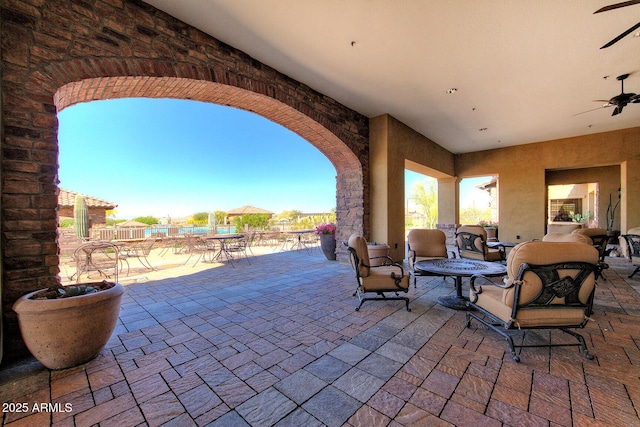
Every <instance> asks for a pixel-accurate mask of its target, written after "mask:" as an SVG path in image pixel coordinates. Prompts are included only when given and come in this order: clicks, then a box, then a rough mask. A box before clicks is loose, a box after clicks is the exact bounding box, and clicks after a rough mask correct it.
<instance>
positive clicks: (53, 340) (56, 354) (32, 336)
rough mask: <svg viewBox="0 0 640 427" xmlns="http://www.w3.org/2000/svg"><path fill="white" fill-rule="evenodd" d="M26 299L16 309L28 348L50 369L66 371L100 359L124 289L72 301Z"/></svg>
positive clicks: (112, 289) (118, 309)
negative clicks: (98, 356) (96, 358)
mask: <svg viewBox="0 0 640 427" xmlns="http://www.w3.org/2000/svg"><path fill="white" fill-rule="evenodd" d="M38 292H40V291H35V292H31V293H29V294H27V295H24V296H22V297H21V298H20V299H18V301H16V302H15V304H14V305H13V310H14V311H15V312H16V313H17V315H18V323H19V325H20V332H21V333H22V338H23V339H24V342H25V344H26V345H27V348H28V349H29V351H30V352H31V354H33V356H34V357H35V358H36V359H38V361H39V362H40V363H42V364H43V365H44V366H46V367H47V368H49V369H65V368H70V367H72V366H76V365H80V364H82V363H85V362H88V361H89V360H91V359H93V358H94V357H96V356H97V355H98V354H100V352H101V351H102V349H103V348H104V346H105V344H106V343H107V341H109V338H110V337H111V334H112V333H113V330H114V329H115V326H116V322H117V320H118V314H119V312H120V300H121V299H122V294H123V293H124V288H123V287H122V286H121V285H120V284H118V283H116V284H115V286H114V287H112V288H110V289H107V290H104V291H100V292H96V293H93V294H87V295H79V296H74V297H70V298H59V299H44V300H34V299H30V297H31V296H33V295H34V294H36V293H38Z"/></svg>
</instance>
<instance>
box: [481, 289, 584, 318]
mask: <svg viewBox="0 0 640 427" xmlns="http://www.w3.org/2000/svg"><path fill="white" fill-rule="evenodd" d="M502 297H503V290H502V289H501V288H498V287H496V286H483V287H482V294H480V295H479V296H478V300H477V301H476V305H477V306H479V307H481V308H483V309H485V310H487V311H489V312H490V313H493V314H494V315H495V316H497V317H498V318H499V319H500V320H502V321H503V322H509V321H513V320H515V321H516V322H517V326H520V327H536V326H571V325H578V324H580V323H582V320H583V319H584V309H583V308H580V307H576V308H571V307H563V306H559V307H558V308H552V309H551V308H532V309H526V310H520V311H518V317H517V319H512V318H511V310H512V309H511V306H510V305H508V304H505V303H504V302H503V300H502Z"/></svg>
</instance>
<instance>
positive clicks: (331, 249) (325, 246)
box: [320, 234, 336, 261]
mask: <svg viewBox="0 0 640 427" xmlns="http://www.w3.org/2000/svg"><path fill="white" fill-rule="evenodd" d="M320 249H322V253H323V254H324V256H325V257H327V259H328V260H329V261H335V260H336V236H335V235H334V234H320Z"/></svg>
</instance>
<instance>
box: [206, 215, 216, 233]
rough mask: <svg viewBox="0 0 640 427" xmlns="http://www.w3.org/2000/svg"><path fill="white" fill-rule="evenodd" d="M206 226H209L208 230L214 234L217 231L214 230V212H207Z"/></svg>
mask: <svg viewBox="0 0 640 427" xmlns="http://www.w3.org/2000/svg"><path fill="white" fill-rule="evenodd" d="M207 225H208V226H209V229H212V230H213V231H214V232H217V230H215V228H216V214H215V212H209V218H208V220H207Z"/></svg>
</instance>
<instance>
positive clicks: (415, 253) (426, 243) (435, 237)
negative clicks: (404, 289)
mask: <svg viewBox="0 0 640 427" xmlns="http://www.w3.org/2000/svg"><path fill="white" fill-rule="evenodd" d="M407 246H408V264H409V276H410V277H411V279H413V286H414V287H415V286H416V281H417V279H416V276H431V274H429V273H426V272H424V271H422V270H416V268H415V265H416V262H418V261H423V260H427V259H442V258H449V253H448V252H447V236H446V235H445V234H444V232H443V231H442V230H435V229H433V230H429V229H418V228H416V229H413V230H411V231H409V234H407ZM451 254H452V258H455V257H456V254H455V252H452V253H451Z"/></svg>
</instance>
